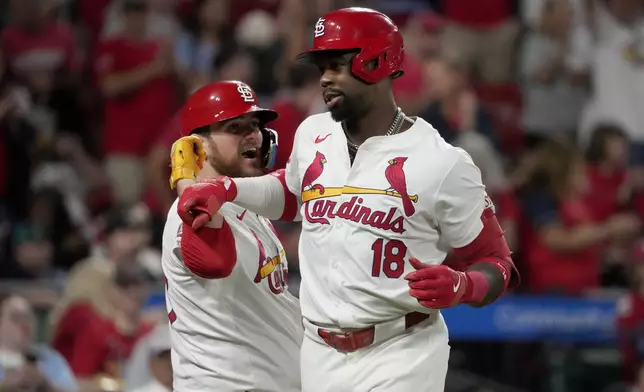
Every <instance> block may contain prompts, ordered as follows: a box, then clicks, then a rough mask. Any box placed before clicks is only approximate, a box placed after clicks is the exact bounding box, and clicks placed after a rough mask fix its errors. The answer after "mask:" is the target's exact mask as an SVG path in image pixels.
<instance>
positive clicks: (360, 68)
mask: <svg viewBox="0 0 644 392" xmlns="http://www.w3.org/2000/svg"><path fill="white" fill-rule="evenodd" d="M396 57H398V56H395V55H392V50H391V47H384V48H378V49H374V48H373V47H366V48H364V49H362V50H361V51H360V52H358V54H356V55H355V56H354V57H353V59H352V62H351V72H352V73H353V74H354V76H356V77H357V78H358V79H360V80H362V81H364V82H365V83H368V84H373V83H378V82H380V81H381V80H384V79H386V78H388V77H391V78H393V79H395V78H397V77H400V76H402V74H403V71H402V70H401V69H397V67H394V66H393V64H396V63H397V62H396V61H392V60H395V59H396Z"/></svg>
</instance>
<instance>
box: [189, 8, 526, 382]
mask: <svg viewBox="0 0 644 392" xmlns="http://www.w3.org/2000/svg"><path fill="white" fill-rule="evenodd" d="M313 34H314V39H313V48H312V49H311V50H309V51H307V52H306V53H304V54H302V55H301V56H300V57H301V59H302V60H306V61H309V62H311V63H313V64H315V65H317V67H318V68H319V69H320V73H321V78H320V84H321V86H322V89H323V96H324V100H325V102H326V105H327V108H328V112H327V113H323V114H318V115H314V116H311V117H309V118H308V119H306V120H305V121H304V122H303V123H302V124H301V125H300V127H299V129H298V131H297V134H296V136H295V141H294V147H293V151H292V154H291V157H290V160H289V163H288V165H287V167H286V169H285V171H284V172H276V173H273V175H268V176H262V177H255V178H222V179H220V180H219V181H215V182H208V183H201V184H198V185H195V186H192V187H190V188H188V189H186V190H185V192H184V193H183V194H182V196H181V198H180V201H179V205H178V209H179V214H180V216H181V218H182V219H183V220H184V222H186V223H187V224H189V225H191V229H192V230H193V231H196V232H197V233H198V232H199V230H200V228H201V227H202V226H203V224H204V222H207V221H208V220H209V219H210V217H211V216H213V215H214V214H215V213H216V212H217V211H219V208H221V206H222V205H228V204H225V203H227V202H234V203H236V204H238V205H240V206H243V207H244V208H248V209H249V210H251V211H255V212H257V213H259V214H260V215H263V216H266V217H269V218H271V219H291V218H297V216H298V215H300V216H302V218H303V219H302V235H301V238H300V245H299V255H300V268H301V270H300V271H301V275H302V286H301V290H300V301H301V306H302V314H303V320H304V321H303V323H304V328H305V338H304V342H303V344H302V351H301V372H302V390H303V391H304V392H331V391H333V392H368V391H371V392H385V391H386V392H408V391H424V392H439V391H443V389H444V384H445V376H446V372H447V362H448V357H449V345H448V334H447V328H446V325H445V322H444V321H443V318H442V316H441V314H440V309H442V308H447V307H452V306H457V305H459V304H468V305H472V306H484V305H486V304H489V303H491V302H493V301H494V300H496V299H497V298H498V297H499V296H500V295H502V294H503V293H504V292H505V290H506V289H507V288H508V287H510V286H512V285H514V284H516V282H517V281H518V275H517V273H516V270H515V268H514V264H513V262H512V259H511V257H510V250H509V249H508V246H507V244H506V241H505V239H504V237H503V232H502V230H501V228H500V227H499V224H498V222H497V219H496V217H495V216H494V210H493V206H492V203H491V202H490V199H489V198H488V197H487V195H486V193H485V189H484V186H483V185H482V183H481V174H480V172H479V170H478V168H477V167H476V166H475V165H474V164H473V163H472V160H471V159H470V157H469V156H468V155H467V153H465V152H464V151H463V150H461V149H458V148H455V147H453V146H451V145H449V144H447V143H446V142H445V141H444V140H443V139H442V138H441V137H440V136H439V135H438V133H437V131H436V130H435V129H434V128H433V127H432V126H431V125H430V124H428V123H427V122H425V121H423V120H422V119H420V118H409V117H407V116H405V114H404V113H402V111H401V110H400V109H399V108H398V107H397V105H396V103H395V102H394V99H393V94H392V90H391V85H392V80H393V79H395V78H397V77H399V76H401V75H402V73H403V70H402V69H401V62H402V59H403V39H402V36H401V34H400V32H399V30H398V28H397V27H396V26H395V25H394V23H393V22H392V21H391V20H390V19H389V18H388V17H386V16H385V15H383V14H382V13H379V12H377V11H374V10H371V9H365V8H348V9H341V10H336V11H333V12H331V13H329V14H327V15H325V16H323V17H322V18H320V19H319V20H318V21H317V23H316V25H315V30H314V33H313ZM298 213H299V214H298Z"/></svg>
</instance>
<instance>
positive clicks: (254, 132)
mask: <svg viewBox="0 0 644 392" xmlns="http://www.w3.org/2000/svg"><path fill="white" fill-rule="evenodd" d="M204 148H205V149H206V154H207V162H208V163H209V164H210V165H211V166H212V167H213V168H214V169H215V170H216V171H217V173H219V174H221V175H225V176H229V177H254V176H259V175H262V174H263V171H262V156H261V155H262V154H261V149H262V132H261V130H260V123H259V120H257V119H256V118H255V117H254V116H252V115H250V114H248V115H244V116H240V117H236V118H233V119H231V120H227V121H223V122H221V123H218V124H215V125H213V126H212V130H211V132H210V137H208V138H206V139H205V140H204Z"/></svg>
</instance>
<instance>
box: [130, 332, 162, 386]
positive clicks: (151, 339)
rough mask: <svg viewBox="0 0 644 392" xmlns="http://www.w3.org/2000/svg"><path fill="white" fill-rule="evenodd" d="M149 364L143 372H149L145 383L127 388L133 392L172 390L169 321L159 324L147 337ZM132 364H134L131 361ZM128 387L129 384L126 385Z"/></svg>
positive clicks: (147, 359) (147, 360) (147, 361)
mask: <svg viewBox="0 0 644 392" xmlns="http://www.w3.org/2000/svg"><path fill="white" fill-rule="evenodd" d="M144 339H145V343H146V347H145V348H146V350H145V351H146V354H147V358H146V360H145V361H144V363H145V364H146V365H147V366H146V368H147V369H145V370H143V369H141V371H142V373H144V374H147V376H148V377H147V378H148V381H147V382H145V383H144V384H143V385H140V386H137V387H134V388H131V389H127V390H128V391H133V392H171V391H172V361H171V359H170V331H169V327H168V323H167V321H166V322H164V323H161V324H158V325H157V326H156V327H155V328H154V330H153V331H152V332H151V333H150V334H148V335H147V336H146V337H145V338H144ZM130 365H133V364H132V363H131V362H130ZM126 388H127V386H126Z"/></svg>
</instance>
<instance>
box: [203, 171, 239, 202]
mask: <svg viewBox="0 0 644 392" xmlns="http://www.w3.org/2000/svg"><path fill="white" fill-rule="evenodd" d="M201 183H207V184H210V186H209V187H208V189H209V192H210V193H211V195H212V196H214V197H216V198H217V200H218V201H219V203H220V204H224V203H226V202H230V201H234V200H235V198H236V197H237V184H236V183H235V180H233V179H232V178H230V177H226V176H221V177H218V178H215V179H207V180H203V181H201Z"/></svg>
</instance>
